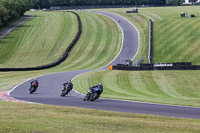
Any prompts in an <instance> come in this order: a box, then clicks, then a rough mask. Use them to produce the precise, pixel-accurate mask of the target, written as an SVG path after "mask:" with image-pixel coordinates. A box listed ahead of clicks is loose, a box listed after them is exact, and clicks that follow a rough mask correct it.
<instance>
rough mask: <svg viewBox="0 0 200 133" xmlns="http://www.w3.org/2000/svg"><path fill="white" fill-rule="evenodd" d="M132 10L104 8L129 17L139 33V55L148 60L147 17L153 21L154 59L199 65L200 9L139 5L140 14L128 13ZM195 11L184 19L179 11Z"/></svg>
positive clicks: (196, 7)
mask: <svg viewBox="0 0 200 133" xmlns="http://www.w3.org/2000/svg"><path fill="white" fill-rule="evenodd" d="M127 10H132V9H131V8H130V9H126V8H125V9H105V11H109V12H113V13H117V14H120V15H122V16H124V17H126V18H127V19H128V20H130V21H131V22H132V23H133V24H134V25H135V26H136V27H137V29H138V32H139V33H140V49H139V52H138V55H137V57H138V58H140V57H143V58H144V62H147V51H148V20H149V19H150V18H151V19H152V20H153V22H154V29H153V30H154V33H153V34H154V42H153V43H154V62H192V64H194V65H200V54H199V53H200V43H199V42H200V37H199V36H200V30H199V28H200V23H199V20H200V12H199V6H195V7H191V6H190V7H156V8H139V13H135V14H134V13H131V14H127V13H125V12H126V11H127ZM181 12H185V13H186V15H187V14H188V12H189V13H190V14H195V15H196V17H195V18H188V17H186V18H181V17H180V13H181Z"/></svg>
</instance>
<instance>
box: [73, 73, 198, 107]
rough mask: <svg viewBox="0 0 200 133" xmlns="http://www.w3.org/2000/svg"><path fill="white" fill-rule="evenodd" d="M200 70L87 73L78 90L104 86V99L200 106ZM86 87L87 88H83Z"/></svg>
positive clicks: (78, 79)
mask: <svg viewBox="0 0 200 133" xmlns="http://www.w3.org/2000/svg"><path fill="white" fill-rule="evenodd" d="M199 80H200V71H143V72H140V71H139V72H136V71H135V72H134V71H108V70H104V71H96V72H89V73H84V74H82V75H80V76H78V77H77V78H75V80H73V82H74V85H75V86H74V88H75V89H76V90H78V91H79V92H82V93H84V94H85V93H86V91H87V90H88V88H89V86H93V85H95V84H97V83H103V86H104V92H103V94H102V97H105V98H114V99H126V100H133V101H142V102H153V103H164V104H173V105H189V106H198V107H200V93H199V92H200V83H199ZM83 86H84V87H83Z"/></svg>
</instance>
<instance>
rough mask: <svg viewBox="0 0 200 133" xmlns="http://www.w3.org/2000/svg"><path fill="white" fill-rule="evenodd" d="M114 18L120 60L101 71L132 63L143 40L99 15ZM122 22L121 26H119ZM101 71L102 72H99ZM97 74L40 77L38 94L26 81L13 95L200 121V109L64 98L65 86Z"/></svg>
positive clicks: (79, 96) (73, 95)
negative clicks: (120, 35)
mask: <svg viewBox="0 0 200 133" xmlns="http://www.w3.org/2000/svg"><path fill="white" fill-rule="evenodd" d="M97 13H100V14H103V15H106V16H108V17H110V18H112V19H113V20H114V21H115V22H116V23H118V25H119V26H120V27H121V29H122V30H123V35H124V36H123V45H122V48H121V51H120V53H119V54H118V56H117V57H116V58H115V59H114V60H113V61H112V62H111V63H109V64H108V65H106V66H105V67H103V68H101V69H108V66H109V65H113V64H115V65H116V64H117V63H120V59H121V58H129V59H132V58H134V57H135V55H136V53H137V51H138V49H139V41H138V40H139V36H138V32H137V30H136V29H135V27H134V26H133V25H132V24H131V23H130V22H129V21H128V20H127V19H125V18H123V17H121V16H119V15H115V14H111V13H107V12H97ZM119 20H120V23H119V22H118V21H119ZM98 70H100V69H98ZM89 71H95V70H79V71H68V72H61V73H54V74H49V75H44V76H40V77H38V80H39V82H40V85H39V87H38V91H37V92H35V93H34V94H32V95H30V94H29V91H28V88H29V86H30V81H31V80H28V81H25V82H24V83H21V84H19V85H17V86H15V87H14V88H13V90H12V91H11V92H10V93H9V95H10V96H11V97H13V98H14V99H18V100H19V101H21V100H22V101H27V102H33V103H40V104H49V105H60V106H72V107H82V108H90V109H99V110H108V111H117V112H127V113H140V114H153V115H161V116H170V117H178V118H193V119H200V108H195V107H183V106H171V105H162V104H151V103H142V102H132V101H125V100H112V99H103V98H100V99H98V100H96V101H94V102H88V101H83V98H84V95H82V94H80V93H77V92H76V91H74V90H72V91H71V92H70V94H69V95H68V96H66V97H61V96H60V94H61V89H62V84H63V83H64V82H66V81H68V80H69V79H73V78H74V77H76V76H77V75H79V74H82V73H85V72H89Z"/></svg>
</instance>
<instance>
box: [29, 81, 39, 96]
mask: <svg viewBox="0 0 200 133" xmlns="http://www.w3.org/2000/svg"><path fill="white" fill-rule="evenodd" d="M36 90H37V85H36V84H34V83H32V84H31V88H30V89H29V91H30V94H32V93H33V92H35V91H36Z"/></svg>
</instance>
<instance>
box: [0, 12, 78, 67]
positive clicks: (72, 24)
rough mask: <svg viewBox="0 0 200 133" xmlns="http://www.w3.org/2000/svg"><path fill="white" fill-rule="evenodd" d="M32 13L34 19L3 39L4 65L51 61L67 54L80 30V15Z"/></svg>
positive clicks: (0, 64)
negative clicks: (67, 49) (77, 18)
mask: <svg viewBox="0 0 200 133" xmlns="http://www.w3.org/2000/svg"><path fill="white" fill-rule="evenodd" d="M32 14H33V15H35V17H34V18H33V19H31V20H29V21H27V22H26V23H24V24H23V25H21V26H20V27H18V28H17V29H16V30H14V31H13V32H11V33H10V34H9V35H7V36H6V37H5V38H3V39H2V40H0V44H1V45H0V67H32V66H38V65H43V64H48V63H51V62H53V61H55V60H56V59H58V58H59V57H60V56H61V55H62V54H63V52H64V51H65V49H66V48H67V47H68V46H69V44H70V43H71V41H72V39H73V38H74V37H75V35H76V33H77V31H78V29H77V26H78V24H77V20H76V16H75V15H73V14H71V13H65V14H64V13H61V12H60V13H57V12H56V13H55V12H35V13H32ZM41 57H42V58H41Z"/></svg>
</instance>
